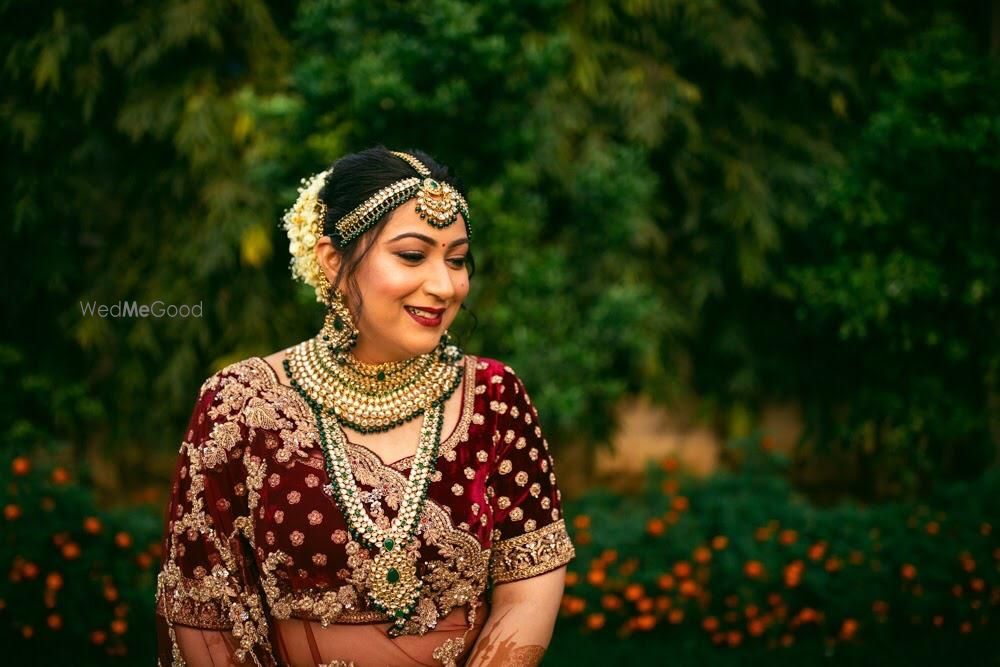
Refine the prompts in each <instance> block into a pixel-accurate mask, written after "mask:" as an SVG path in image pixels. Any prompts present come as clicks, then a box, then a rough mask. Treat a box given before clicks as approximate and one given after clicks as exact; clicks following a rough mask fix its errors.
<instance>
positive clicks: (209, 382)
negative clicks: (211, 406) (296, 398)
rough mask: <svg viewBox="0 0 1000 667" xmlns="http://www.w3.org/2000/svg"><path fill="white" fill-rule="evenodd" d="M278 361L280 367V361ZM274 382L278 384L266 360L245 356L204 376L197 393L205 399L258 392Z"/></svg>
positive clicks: (272, 369)
mask: <svg viewBox="0 0 1000 667" xmlns="http://www.w3.org/2000/svg"><path fill="white" fill-rule="evenodd" d="M275 354H283V352H281V353H275ZM273 356H274V355H271V357H273ZM278 363H279V366H278V367H279V368H280V362H278ZM276 384H278V376H277V373H276V371H275V370H274V368H273V367H272V366H271V365H270V364H269V363H268V361H265V359H264V358H262V357H256V356H255V357H247V358H245V359H240V360H239V361H233V362H229V363H226V364H225V365H223V366H222V368H220V369H219V370H217V371H216V372H214V373H212V374H211V375H209V376H208V377H207V378H205V380H204V381H202V383H201V389H200V390H199V392H198V395H199V400H206V399H208V398H209V397H212V398H215V397H217V396H218V395H219V394H232V393H236V392H259V391H263V390H265V389H269V388H271V387H273V386H274V385H276Z"/></svg>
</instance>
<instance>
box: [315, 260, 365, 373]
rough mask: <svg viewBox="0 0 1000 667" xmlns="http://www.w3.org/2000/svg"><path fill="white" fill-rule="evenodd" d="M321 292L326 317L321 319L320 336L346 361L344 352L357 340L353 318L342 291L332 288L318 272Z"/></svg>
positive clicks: (340, 358)
mask: <svg viewBox="0 0 1000 667" xmlns="http://www.w3.org/2000/svg"><path fill="white" fill-rule="evenodd" d="M320 275H321V276H322V277H321V278H320V281H321V284H322V289H323V294H324V295H325V301H326V305H327V311H326V318H325V319H324V320H323V330H322V331H320V337H321V338H322V340H323V342H324V343H326V344H327V345H328V346H329V348H330V350H331V351H332V352H334V353H335V354H336V356H337V358H338V360H340V361H341V362H344V361H346V353H347V351H348V350H350V349H351V348H352V347H354V346H355V345H356V344H357V342H358V329H357V327H356V326H355V325H354V318H353V317H351V311H350V310H349V309H348V308H347V301H346V299H345V298H344V293H343V292H341V291H340V290H338V289H334V288H333V285H331V284H330V282H329V281H328V280H327V279H326V276H325V275H323V274H320Z"/></svg>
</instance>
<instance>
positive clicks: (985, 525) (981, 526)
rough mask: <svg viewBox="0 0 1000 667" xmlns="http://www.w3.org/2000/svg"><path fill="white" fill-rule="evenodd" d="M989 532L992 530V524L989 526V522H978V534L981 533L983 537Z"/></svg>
mask: <svg viewBox="0 0 1000 667" xmlns="http://www.w3.org/2000/svg"><path fill="white" fill-rule="evenodd" d="M991 532H993V526H991V525H990V524H988V523H986V522H985V521H984V522H983V523H981V524H979V534H980V535H982V536H983V537H986V536H988V535H989V534H990V533H991Z"/></svg>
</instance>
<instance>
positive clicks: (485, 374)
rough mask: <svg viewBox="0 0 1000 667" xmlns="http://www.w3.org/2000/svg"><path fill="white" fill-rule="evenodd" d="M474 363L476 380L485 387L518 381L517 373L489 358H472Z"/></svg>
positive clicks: (508, 366) (501, 362)
mask: <svg viewBox="0 0 1000 667" xmlns="http://www.w3.org/2000/svg"><path fill="white" fill-rule="evenodd" d="M472 358H473V359H475V363H476V380H477V382H479V383H483V384H487V385H495V384H507V383H510V382H513V381H514V380H518V379H519V378H518V377H517V373H516V372H515V371H514V369H513V368H511V367H510V365H508V364H507V363H505V362H503V361H500V360H499V359H492V358H490V357H480V356H474V355H473V356H472Z"/></svg>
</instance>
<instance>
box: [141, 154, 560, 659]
mask: <svg viewBox="0 0 1000 667" xmlns="http://www.w3.org/2000/svg"><path fill="white" fill-rule="evenodd" d="M285 224H286V229H287V230H288V233H289V239H290V251H291V253H292V257H293V260H292V267H293V273H294V275H295V276H296V277H298V278H300V279H302V280H304V281H305V282H306V283H308V284H309V285H311V286H313V287H314V288H316V293H317V298H318V299H319V300H320V301H322V302H324V303H325V304H326V306H327V308H328V312H327V317H326V321H325V324H324V326H323V329H322V330H321V331H320V333H319V334H318V335H317V336H315V337H313V338H310V339H308V340H305V341H303V342H301V343H299V344H297V345H295V346H293V347H291V348H288V349H286V350H281V351H279V352H276V353H274V354H272V355H270V356H268V357H266V358H260V357H252V358H250V359H246V360H244V361H241V362H238V363H236V364H233V365H231V366H229V367H227V368H225V369H223V370H222V371H219V372H218V373H216V374H215V375H213V376H212V377H210V378H208V379H207V380H206V381H205V383H204V384H203V386H202V389H201V393H200V395H199V398H198V401H197V403H196V404H195V408H194V411H193V413H192V416H191V420H190V423H189V426H188V430H187V431H186V434H185V437H184V441H183V444H182V445H181V451H180V456H179V458H178V463H177V472H176V476H175V480H174V485H173V492H172V495H171V501H170V505H169V508H168V522H167V526H166V531H165V537H164V559H163V564H162V568H161V571H160V574H159V577H158V585H157V622H158V629H159V636H160V664H162V665H168V664H187V665H190V666H198V665H235V664H254V665H295V666H299V665H309V666H311V667H318V666H319V665H357V666H358V667H361V666H367V665H380V666H381V665H436V664H439V665H459V664H471V665H533V664H538V663H539V662H540V661H541V658H542V655H543V654H544V652H545V647H546V646H547V645H548V642H549V640H550V638H551V635H552V629H553V626H554V623H555V619H556V612H557V611H558V607H559V602H560V599H561V596H562V590H563V580H564V574H565V569H566V564H567V563H568V562H569V561H570V560H571V559H572V558H573V556H574V549H573V545H572V543H571V542H570V540H569V536H568V533H567V531H566V525H565V522H564V519H563V516H562V507H561V497H560V493H559V489H558V487H557V485H556V477H555V473H554V463H553V461H552V457H551V455H550V454H549V443H548V441H547V440H546V439H545V438H544V437H543V434H542V429H541V424H540V422H539V415H538V412H537V410H536V409H535V407H534V405H533V404H532V402H531V398H530V397H529V395H528V392H527V390H526V388H525V387H524V384H523V383H522V382H521V379H520V378H519V377H518V376H517V374H516V373H515V372H514V370H513V369H512V368H511V367H510V366H508V365H506V364H504V363H503V362H501V361H498V360H496V359H489V358H486V357H478V356H474V355H471V354H466V353H464V352H463V351H462V350H461V349H459V348H458V347H457V346H455V345H454V344H452V342H451V339H450V336H449V334H448V327H449V326H450V325H451V324H452V323H453V322H454V321H455V318H456V317H457V315H458V312H459V310H460V309H461V308H462V305H463V302H464V300H465V298H466V296H467V295H468V292H469V280H470V278H471V277H472V274H473V272H474V264H473V260H472V254H471V238H472V235H471V232H470V224H469V210H468V205H467V204H466V201H465V197H464V196H463V195H462V192H461V188H460V186H459V185H458V183H457V181H456V180H455V179H454V178H453V177H452V176H451V175H450V174H449V172H448V170H447V169H446V168H445V167H443V166H441V165H439V164H438V163H437V162H435V161H434V160H433V159H431V158H430V157H429V156H428V155H426V154H425V153H422V152H418V151H410V152H407V153H401V152H391V151H389V150H387V149H384V148H381V147H379V148H375V149H371V150H367V151H363V152H361V153H356V154H353V155H348V156H346V157H344V158H342V159H340V160H338V161H337V162H336V163H335V164H334V165H333V166H332V167H331V168H330V169H328V170H326V171H324V172H321V173H320V174H317V175H316V176H314V177H313V178H312V179H309V180H308V181H306V182H305V184H304V186H303V188H302V189H301V191H300V196H299V199H298V201H296V203H295V205H294V206H293V207H292V209H290V210H289V212H288V213H287V214H286V216H285Z"/></svg>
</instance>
